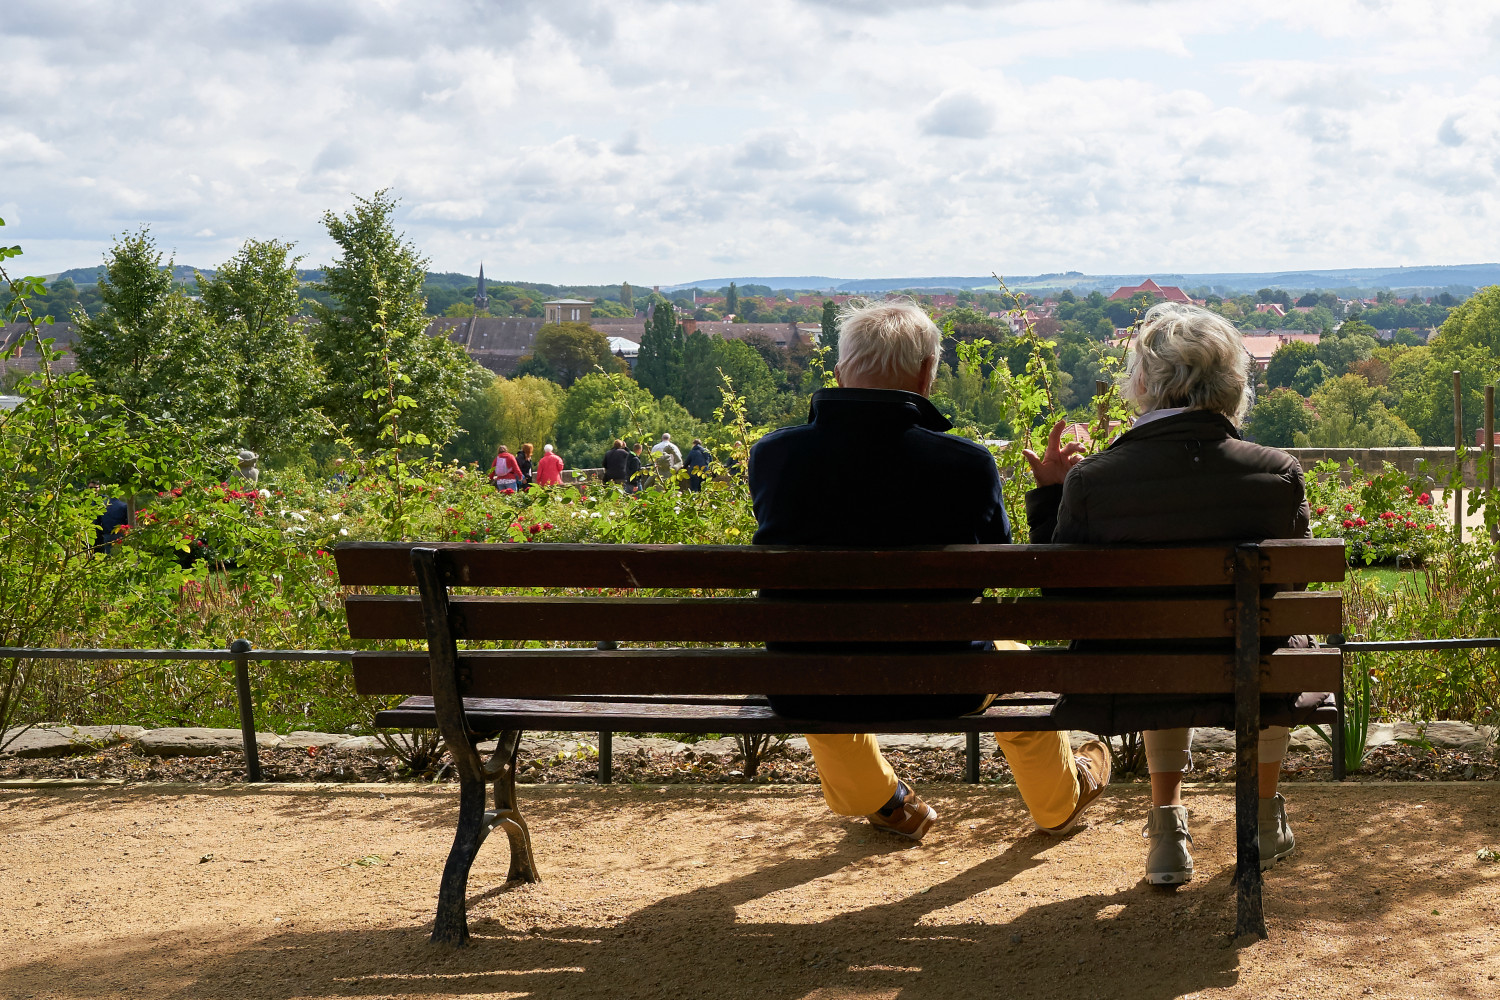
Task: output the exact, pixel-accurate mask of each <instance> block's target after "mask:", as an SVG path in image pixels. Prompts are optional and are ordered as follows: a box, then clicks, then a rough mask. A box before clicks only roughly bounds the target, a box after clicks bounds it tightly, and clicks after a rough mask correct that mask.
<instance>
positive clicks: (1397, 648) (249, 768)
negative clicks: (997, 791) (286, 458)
mask: <svg viewBox="0 0 1500 1000" xmlns="http://www.w3.org/2000/svg"><path fill="white" fill-rule="evenodd" d="M1328 645H1329V646H1333V647H1336V648H1338V649H1340V650H1342V651H1343V652H1345V653H1398V652H1403V651H1408V650H1410V651H1420V650H1445V649H1500V637H1488V636H1487V637H1483V638H1474V639H1393V640H1389V641H1365V640H1356V641H1353V642H1349V641H1344V639H1343V637H1342V636H1331V637H1330V641H1329V643H1328ZM9 657H20V658H23V659H31V660H146V661H150V660H217V661H219V662H223V661H225V660H232V661H233V662H234V684H235V699H236V703H237V705H238V708H239V716H240V735H241V737H242V739H243V740H244V744H245V777H246V780H248V781H250V782H257V783H258V782H260V781H261V780H262V774H261V767H260V744H259V743H258V742H257V741H256V733H255V708H254V704H253V702H252V699H251V694H250V661H251V660H281V661H299V660H300V661H310V660H312V661H316V660H323V661H334V662H339V661H342V662H346V663H347V662H351V661H352V660H353V658H354V651H353V650H349V649H256V648H255V647H254V646H252V645H251V644H250V642H249V641H248V640H246V639H236V640H234V641H233V642H231V643H230V644H229V645H228V646H227V647H226V648H224V649H64V648H50V649H47V648H39V647H28V646H0V658H9ZM1338 695H1339V699H1338V700H1339V717H1340V719H1342V718H1343V692H1342V691H1340V692H1338ZM598 736H599V781H600V783H601V784H609V783H610V781H611V780H612V778H613V767H612V766H611V765H612V761H611V756H612V753H611V752H612V750H613V745H612V744H613V742H614V733H613V732H604V731H601V732H599V734H598ZM979 763H980V749H979V734H978V733H966V734H965V740H964V781H965V782H967V783H968V784H977V783H978V782H979V771H980V768H979ZM1341 763H1342V761H1335V764H1336V765H1338V764H1341ZM1336 770H1339V771H1341V770H1342V768H1341V767H1336ZM1337 777H1338V778H1339V779H1340V780H1342V777H1343V776H1342V774H1339V775H1337Z"/></svg>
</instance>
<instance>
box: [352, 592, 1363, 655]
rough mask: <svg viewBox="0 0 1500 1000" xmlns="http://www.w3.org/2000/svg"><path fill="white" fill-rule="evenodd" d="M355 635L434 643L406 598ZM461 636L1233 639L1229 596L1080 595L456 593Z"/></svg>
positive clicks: (1290, 602)
mask: <svg viewBox="0 0 1500 1000" xmlns="http://www.w3.org/2000/svg"><path fill="white" fill-rule="evenodd" d="M345 605H346V608H347V610H348V613H349V634H350V636H351V637H352V638H354V639H425V638H426V637H427V632H426V628H425V626H424V624H423V622H422V605H421V601H420V599H419V598H417V597H415V596H407V595H393V596H378V595H361V596H353V597H350V598H348V599H347V600H346V602H345ZM450 605H451V610H452V616H451V617H452V623H451V624H452V629H453V637H454V638H455V639H458V640H481V641H482V640H500V639H504V640H523V639H530V640H538V641H549V642H555V641H573V642H581V641H593V640H597V639H611V640H616V641H622V642H665V643H671V642H762V641H766V642H861V641H863V642H900V641H904V642H921V641H927V642H935V641H943V640H949V641H952V640H969V639H973V638H975V637H982V636H990V637H1000V636H1004V637H1006V638H1010V639H1019V640H1038V639H1110V638H1117V637H1120V636H1124V635H1129V636H1131V637H1133V638H1137V639H1179V638H1229V637H1231V636H1233V634H1234V631H1233V624H1234V619H1233V614H1234V605H1233V602H1232V601H1231V600H1230V599H1229V598H1227V597H1145V598H1124V597H1110V598H1101V599H1088V598H1078V597H1038V598H1022V599H1020V600H1018V601H995V600H985V601H982V602H980V603H961V602H926V603H924V602H912V601H897V602H890V603H868V602H866V603H861V602H849V601H845V602H829V601H809V602H806V603H803V602H789V601H772V600H758V599H755V598H673V597H667V598H634V597H612V598H604V597H454V598H451V599H450ZM1261 607H1262V619H1263V625H1262V629H1261V631H1262V634H1264V635H1268V636H1288V635H1301V634H1304V633H1311V634H1328V633H1332V632H1337V631H1339V630H1340V628H1341V626H1342V621H1343V605H1342V600H1341V595H1339V594H1338V593H1337V592H1332V591H1330V592H1322V593H1291V592H1287V593H1280V594H1276V595H1275V596H1268V597H1266V598H1265V599H1264V600H1263V601H1262V604H1261Z"/></svg>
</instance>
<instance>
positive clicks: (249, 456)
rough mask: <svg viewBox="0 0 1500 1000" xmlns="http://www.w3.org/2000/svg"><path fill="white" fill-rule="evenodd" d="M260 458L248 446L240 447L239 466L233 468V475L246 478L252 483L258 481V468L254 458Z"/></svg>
mask: <svg viewBox="0 0 1500 1000" xmlns="http://www.w3.org/2000/svg"><path fill="white" fill-rule="evenodd" d="M258 458H260V456H259V455H257V454H256V453H255V452H253V451H251V450H249V449H248V448H241V449H240V467H239V468H238V469H236V470H235V475H237V476H239V477H240V478H241V479H248V480H250V481H251V482H252V483H258V482H260V470H259V469H257V468H256V467H255V461H256V459H258Z"/></svg>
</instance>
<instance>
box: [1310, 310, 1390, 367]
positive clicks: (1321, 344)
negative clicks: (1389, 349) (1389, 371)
mask: <svg viewBox="0 0 1500 1000" xmlns="http://www.w3.org/2000/svg"><path fill="white" fill-rule="evenodd" d="M1379 346H1380V341H1378V340H1376V339H1375V328H1374V327H1373V326H1371V325H1370V324H1368V323H1365V322H1363V321H1361V320H1357V319H1351V320H1347V321H1345V322H1344V323H1343V324H1342V325H1341V326H1340V327H1339V328H1338V329H1337V330H1330V331H1328V332H1327V333H1325V334H1324V335H1323V336H1322V337H1321V338H1319V340H1318V360H1319V361H1321V362H1323V363H1324V364H1325V365H1327V366H1328V370H1329V371H1331V372H1333V374H1334V375H1336V376H1337V375H1344V374H1346V373H1347V372H1348V371H1349V366H1350V365H1352V364H1354V362H1356V361H1363V360H1365V359H1366V358H1368V357H1369V356H1370V355H1371V354H1373V353H1374V351H1375V348H1377V347H1379Z"/></svg>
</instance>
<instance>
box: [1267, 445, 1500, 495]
mask: <svg viewBox="0 0 1500 1000" xmlns="http://www.w3.org/2000/svg"><path fill="white" fill-rule="evenodd" d="M1282 450H1284V451H1285V452H1286V453H1287V454H1288V455H1291V456H1292V457H1293V458H1295V459H1296V460H1297V461H1298V463H1299V464H1301V466H1302V468H1303V469H1304V470H1308V469H1311V468H1312V467H1313V466H1314V465H1317V464H1318V463H1319V462H1326V461H1334V462H1338V463H1339V464H1340V465H1343V464H1345V463H1347V462H1349V461H1351V460H1352V461H1353V462H1354V463H1355V465H1357V466H1359V468H1360V469H1361V470H1362V471H1364V472H1379V471H1380V470H1381V469H1383V468H1384V467H1385V463H1386V462H1389V463H1391V464H1392V465H1394V466H1395V467H1396V468H1398V469H1400V470H1401V471H1402V472H1406V473H1410V474H1412V475H1417V476H1429V477H1432V478H1435V479H1436V478H1440V477H1442V476H1443V475H1445V474H1446V473H1447V472H1448V471H1449V470H1451V469H1452V468H1453V449H1452V448H1285V449H1282ZM1476 457H1482V453H1481V455H1480V456H1476V455H1475V452H1474V451H1473V450H1470V451H1469V454H1468V458H1467V459H1466V460H1465V461H1464V485H1465V486H1467V487H1469V488H1470V489H1473V488H1474V487H1476V486H1483V485H1485V483H1483V482H1481V481H1478V480H1476V479H1475V465H1476Z"/></svg>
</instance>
